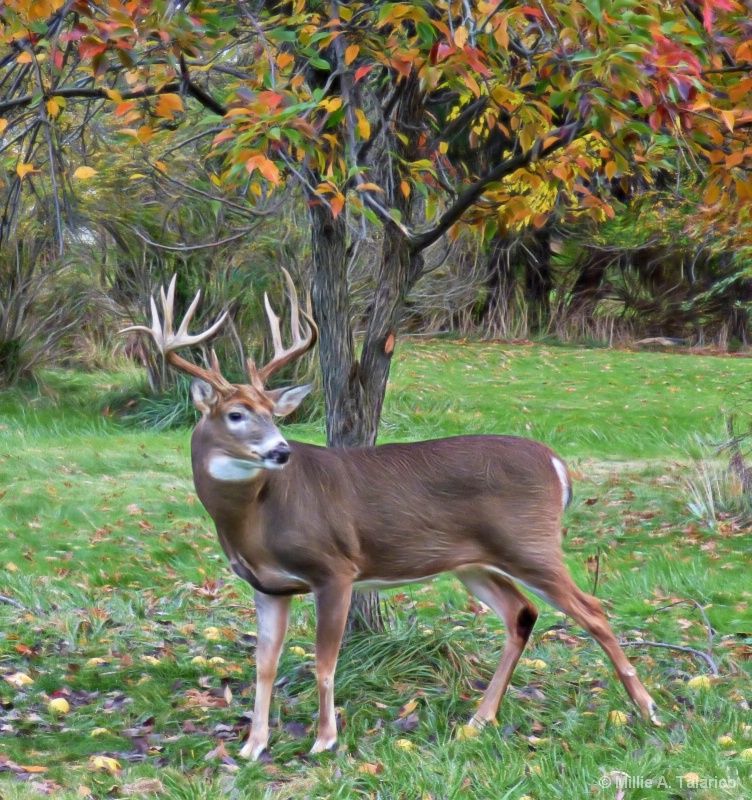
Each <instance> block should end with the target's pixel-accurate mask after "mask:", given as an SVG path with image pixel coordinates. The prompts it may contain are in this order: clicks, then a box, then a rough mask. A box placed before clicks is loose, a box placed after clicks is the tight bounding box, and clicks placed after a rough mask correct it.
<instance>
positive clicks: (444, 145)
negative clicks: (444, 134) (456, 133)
mask: <svg viewBox="0 0 752 800" xmlns="http://www.w3.org/2000/svg"><path fill="white" fill-rule="evenodd" d="M439 152H440V153H441V155H442V156H445V155H446V154H447V153H448V152H449V142H439Z"/></svg>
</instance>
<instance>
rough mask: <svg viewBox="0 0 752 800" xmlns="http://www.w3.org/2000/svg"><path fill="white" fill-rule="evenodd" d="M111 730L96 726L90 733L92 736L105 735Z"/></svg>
mask: <svg viewBox="0 0 752 800" xmlns="http://www.w3.org/2000/svg"><path fill="white" fill-rule="evenodd" d="M109 732H110V729H109V728H94V730H93V731H92V732H91V733H90V734H89V735H90V736H105V735H106V734H108V733H109Z"/></svg>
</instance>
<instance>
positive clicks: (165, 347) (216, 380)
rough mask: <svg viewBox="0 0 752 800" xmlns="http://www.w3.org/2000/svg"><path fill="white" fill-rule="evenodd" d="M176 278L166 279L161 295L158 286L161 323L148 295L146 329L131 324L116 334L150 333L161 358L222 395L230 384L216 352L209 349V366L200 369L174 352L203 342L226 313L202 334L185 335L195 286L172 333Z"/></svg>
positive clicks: (196, 299)
mask: <svg viewBox="0 0 752 800" xmlns="http://www.w3.org/2000/svg"><path fill="white" fill-rule="evenodd" d="M176 279H177V275H173V276H172V280H171V281H170V286H169V288H168V289H167V294H165V290H164V286H163V287H161V289H160V296H161V300H162V317H163V321H162V322H160V319H159V312H158V311H157V304H156V302H155V301H154V298H153V297H152V298H150V300H151V328H147V327H146V326H145V325H132V326H130V327H129V328H124V329H123V330H121V331H120V333H126V332H128V331H139V332H142V333H148V334H149V336H151V338H152V339H154V341H155V342H156V345H157V347H158V348H159V351H160V353H162V355H163V356H164V358H165V359H166V360H167V361H169V363H170V364H172V365H173V366H174V367H177V368H178V369H180V370H182V371H183V372H187V373H188V374H189V375H193V377H194V378H201V380H204V381H206V382H207V383H209V384H211V385H212V386H213V387H214V388H215V389H216V390H217V391H218V392H220V393H222V394H229V393H231V392H232V391H234V389H233V386H232V384H231V383H230V382H229V381H227V380H226V379H225V378H224V377H223V376H222V373H221V371H220V367H219V361H218V359H217V355H216V353H215V352H214V351H213V350H212V353H211V368H210V369H204V368H203V367H199V366H198V365H197V364H192V363H191V362H190V361H186V360H185V359H184V358H181V356H179V355H178V354H177V353H176V352H175V351H176V350H178V349H179V348H181V347H189V346H190V345H194V344H198V343H199V342H204V341H206V340H207V339H209V338H210V337H211V336H213V335H214V334H215V333H216V332H217V331H218V330H219V328H220V327H221V326H222V323H223V322H224V321H225V319H226V318H227V312H226V311H223V312H222V314H220V316H219V317H218V319H217V321H216V322H215V323H214V324H213V325H212V326H211V327H210V328H207V330H205V331H203V332H202V333H197V334H194V335H191V334H189V333H188V325H190V322H191V319H193V315H194V314H195V313H196V307H197V306H198V302H199V300H200V299H201V290H200V289H199V291H198V292H197V293H196V296H195V297H194V298H193V302H192V303H191V304H190V306H189V307H188V310H187V311H186V312H185V316H184V317H183V321H182V322H181V323H180V327H179V328H178V331H177V333H174V332H173V316H174V308H175V281H176Z"/></svg>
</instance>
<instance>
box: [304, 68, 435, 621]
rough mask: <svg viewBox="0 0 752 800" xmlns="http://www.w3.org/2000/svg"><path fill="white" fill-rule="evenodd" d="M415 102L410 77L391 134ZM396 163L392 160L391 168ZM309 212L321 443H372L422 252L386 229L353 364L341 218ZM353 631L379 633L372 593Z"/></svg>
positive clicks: (404, 154) (404, 209) (395, 180)
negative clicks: (359, 351) (323, 408)
mask: <svg viewBox="0 0 752 800" xmlns="http://www.w3.org/2000/svg"><path fill="white" fill-rule="evenodd" d="M422 102H423V97H422V93H421V92H420V88H419V82H418V79H417V77H411V78H409V79H408V80H407V84H406V86H405V87H404V91H403V93H402V97H401V100H400V102H399V103H398V106H397V109H396V115H397V122H396V128H397V130H401V129H402V128H403V126H404V125H409V124H410V123H411V121H413V120H415V118H416V116H417V115H420V114H422ZM417 118H418V119H419V118H420V117H419V116H417ZM411 138H412V139H414V138H415V137H411ZM416 146H417V144H414V143H412V144H411V143H408V144H402V143H400V145H399V147H398V148H397V149H398V151H400V152H399V153H398V155H399V156H400V157H401V158H406V159H408V160H412V159H414V158H415V157H417V156H415V155H414V154H412V153H410V152H409V151H410V150H412V149H414V148H415V147H416ZM399 160H400V159H399V158H397V159H394V163H395V164H396V163H398V162H399ZM315 183H317V181H314V184H315ZM386 183H388V184H389V185H391V186H392V187H393V190H392V196H391V197H389V203H390V204H391V207H392V208H396V209H397V210H398V211H399V212H400V214H401V217H402V219H403V220H404V221H405V222H406V223H407V224H409V222H410V219H411V216H412V212H413V197H412V195H409V196H408V197H405V196H404V194H402V192H401V191H400V189H399V185H400V176H399V175H398V174H394V175H392V176H389V180H388V181H386ZM309 209H310V215H311V223H312V237H313V308H314V314H315V316H316V321H317V323H318V325H319V331H320V340H319V359H320V362H321V372H322V376H323V382H324V392H325V395H326V432H327V444H328V445H329V446H340V447H355V446H370V445H373V444H375V442H376V437H377V434H378V426H379V421H380V419H381V409H382V407H383V403H384V395H385V393H386V385H387V380H388V377H389V368H390V366H391V362H392V355H393V353H394V347H395V343H396V337H397V328H398V323H399V316H400V313H401V311H402V308H403V305H404V301H405V298H406V296H407V294H408V292H409V291H410V289H411V288H412V286H414V284H415V282H416V281H417V280H418V278H419V277H420V275H421V273H422V271H423V257H422V255H421V253H413V252H411V249H410V246H409V243H408V240H407V238H406V237H405V236H404V234H403V233H402V231H401V230H400V229H399V228H398V227H397V226H396V225H389V224H387V226H386V228H385V231H384V241H383V246H382V254H381V265H380V268H379V275H378V280H377V285H376V292H375V295H374V301H373V303H372V307H371V314H370V318H369V320H368V323H367V326H366V334H365V338H364V341H363V351H362V357H361V361H360V362H358V359H357V358H356V355H355V342H354V338H353V333H352V326H351V321H350V300H349V291H348V285H347V228H346V225H345V220H344V219H343V218H342V216H340V217H338V218H336V219H335V218H334V217H333V216H332V214H331V211H330V209H329V207H328V206H326V205H325V204H323V203H322V202H320V200H317V199H316V198H314V197H309ZM359 629H366V630H383V629H384V620H383V617H382V615H381V610H380V606H379V596H378V594H377V593H376V592H369V593H364V594H360V593H356V594H355V595H354V597H353V602H352V607H351V609H350V617H349V619H348V630H359Z"/></svg>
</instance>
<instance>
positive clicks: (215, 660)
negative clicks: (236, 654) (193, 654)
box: [209, 656, 225, 664]
mask: <svg viewBox="0 0 752 800" xmlns="http://www.w3.org/2000/svg"><path fill="white" fill-rule="evenodd" d="M209 663H210V664H224V663H225V660H224V658H221V657H220V656H212V657H211V658H210V659H209Z"/></svg>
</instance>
